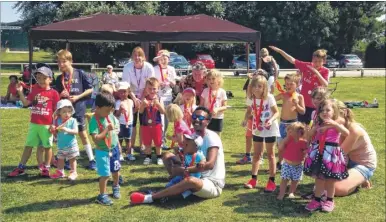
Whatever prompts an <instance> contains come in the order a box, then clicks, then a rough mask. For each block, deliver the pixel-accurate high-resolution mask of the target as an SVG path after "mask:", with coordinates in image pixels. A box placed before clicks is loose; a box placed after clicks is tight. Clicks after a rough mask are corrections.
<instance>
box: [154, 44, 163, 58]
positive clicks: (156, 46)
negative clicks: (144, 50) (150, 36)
mask: <svg viewBox="0 0 386 222" xmlns="http://www.w3.org/2000/svg"><path fill="white" fill-rule="evenodd" d="M161 49H162V44H161V43H160V42H157V43H156V44H155V54H156V55H157V53H158V51H159V50H161Z"/></svg>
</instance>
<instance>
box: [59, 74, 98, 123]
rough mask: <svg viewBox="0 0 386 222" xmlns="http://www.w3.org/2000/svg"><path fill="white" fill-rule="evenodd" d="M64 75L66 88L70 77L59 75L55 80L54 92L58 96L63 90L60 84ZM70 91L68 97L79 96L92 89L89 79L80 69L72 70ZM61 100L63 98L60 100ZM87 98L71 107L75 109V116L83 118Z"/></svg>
mask: <svg viewBox="0 0 386 222" xmlns="http://www.w3.org/2000/svg"><path fill="white" fill-rule="evenodd" d="M63 75H64V84H65V85H66V86H67V84H68V81H69V78H70V76H69V75H68V74H67V73H66V74H63V73H62V74H61V75H60V76H58V78H56V90H57V91H58V92H59V94H60V93H61V92H62V91H63V90H64V87H63V84H62V76H63ZM71 82H72V83H71V89H70V92H69V93H70V95H71V96H73V95H80V94H82V93H83V92H84V91H86V90H88V89H91V88H93V85H92V82H91V79H90V78H89V77H88V76H87V75H86V73H85V72H84V71H83V70H80V69H74V72H73V74H72V81H71ZM62 99H63V98H62ZM87 99H88V98H87V97H83V98H82V99H80V100H78V101H76V102H75V103H74V104H73V106H74V109H75V115H77V116H83V115H84V114H85V113H86V108H87V107H86V101H87Z"/></svg>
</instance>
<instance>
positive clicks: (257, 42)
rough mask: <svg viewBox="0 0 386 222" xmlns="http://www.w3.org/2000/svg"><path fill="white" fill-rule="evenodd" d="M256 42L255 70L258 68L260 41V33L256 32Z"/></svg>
mask: <svg viewBox="0 0 386 222" xmlns="http://www.w3.org/2000/svg"><path fill="white" fill-rule="evenodd" d="M257 35H258V40H257V41H256V42H255V52H256V69H258V68H259V67H260V65H261V64H260V61H261V59H260V41H261V33H260V32H258V34H257Z"/></svg>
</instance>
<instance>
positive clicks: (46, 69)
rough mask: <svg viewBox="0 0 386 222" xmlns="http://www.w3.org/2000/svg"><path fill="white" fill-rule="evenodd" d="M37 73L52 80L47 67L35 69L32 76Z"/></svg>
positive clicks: (50, 72)
mask: <svg viewBox="0 0 386 222" xmlns="http://www.w3.org/2000/svg"><path fill="white" fill-rule="evenodd" d="M37 73H41V74H43V75H45V76H47V77H49V78H52V71H51V69H50V68H48V67H45V66H42V67H40V68H38V69H36V70H35V72H34V73H33V74H34V75H35V74H37Z"/></svg>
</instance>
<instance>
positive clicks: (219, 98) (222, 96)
mask: <svg viewBox="0 0 386 222" xmlns="http://www.w3.org/2000/svg"><path fill="white" fill-rule="evenodd" d="M209 93H210V90H209V88H206V89H204V91H202V94H201V97H202V98H203V99H204V106H205V107H206V108H208V109H209V110H210V108H211V103H210V102H212V99H210V96H212V95H209ZM209 99H210V101H209ZM215 99H216V102H215V103H214V106H213V108H218V107H221V106H222V103H223V101H227V100H228V98H227V93H226V92H225V90H224V89H222V88H219V89H218V90H217V95H216V98H215ZM212 118H214V119H224V111H221V112H218V113H217V114H216V115H213V116H212Z"/></svg>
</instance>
